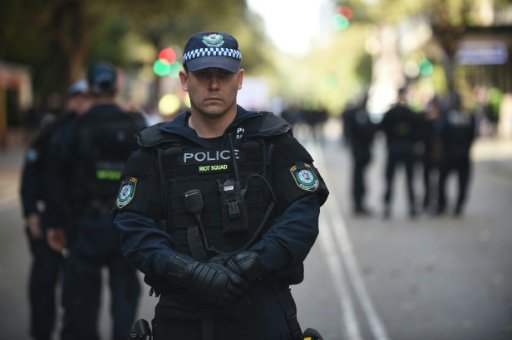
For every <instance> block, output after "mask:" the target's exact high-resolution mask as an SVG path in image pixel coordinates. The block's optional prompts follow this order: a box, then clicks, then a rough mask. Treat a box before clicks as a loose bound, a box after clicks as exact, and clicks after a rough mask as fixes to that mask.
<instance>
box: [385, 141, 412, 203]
mask: <svg viewBox="0 0 512 340" xmlns="http://www.w3.org/2000/svg"><path fill="white" fill-rule="evenodd" d="M414 162H415V155H414V152H413V151H412V150H410V151H397V150H389V152H388V159H387V163H386V173H385V179H386V189H385V192H384V205H385V207H386V208H389V206H390V205H391V201H392V199H393V185H394V181H395V172H396V168H397V167H398V166H399V165H403V166H404V168H405V180H406V185H407V197H408V199H409V210H410V211H411V212H412V211H414V209H415V204H416V195H415V190H414Z"/></svg>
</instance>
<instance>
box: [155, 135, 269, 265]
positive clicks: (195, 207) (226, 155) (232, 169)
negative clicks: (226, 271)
mask: <svg viewBox="0 0 512 340" xmlns="http://www.w3.org/2000/svg"><path fill="white" fill-rule="evenodd" d="M226 138H231V143H224V145H227V146H224V147H219V148H215V149H205V148H202V147H199V146H197V145H196V144H192V143H191V142H188V141H187V140H185V139H182V140H181V142H180V143H178V145H176V144H174V145H173V146H170V147H167V148H163V149H160V152H159V163H160V167H161V172H162V174H163V177H164V181H165V195H166V197H167V202H166V204H167V211H168V212H169V215H168V216H167V220H168V221H167V222H168V223H167V225H168V226H170V228H168V232H169V233H170V234H171V235H172V237H173V239H175V240H176V242H177V245H176V250H177V251H179V252H183V253H186V254H190V255H193V256H194V251H193V250H191V247H194V246H193V245H192V243H193V240H191V237H192V236H191V234H190V232H191V230H193V229H194V228H198V227H199V228H200V229H199V230H200V234H201V238H202V240H201V243H203V244H202V246H204V247H205V248H207V249H208V252H207V253H208V254H207V255H208V257H210V256H213V255H215V254H219V253H232V252H236V251H239V250H242V249H243V248H246V247H248V246H250V245H251V244H252V240H254V238H256V236H258V235H256V234H260V233H261V232H262V231H263V229H264V228H265V227H266V226H267V225H269V222H270V221H269V220H270V219H271V216H270V214H271V212H272V211H271V210H272V208H271V205H272V204H273V199H272V196H273V195H272V192H271V187H270V184H269V181H268V179H267V178H266V177H267V175H268V171H269V168H270V164H269V161H268V160H267V159H266V155H267V148H268V147H269V145H266V143H265V141H264V140H263V138H250V139H244V140H242V141H235V137H233V136H226ZM233 153H234V155H235V157H234V158H233V157H232V155H233ZM201 202H202V205H201V204H198V203H201ZM201 229H202V230H201ZM203 234H204V238H203V237H202V235H203ZM196 246H197V244H196Z"/></svg>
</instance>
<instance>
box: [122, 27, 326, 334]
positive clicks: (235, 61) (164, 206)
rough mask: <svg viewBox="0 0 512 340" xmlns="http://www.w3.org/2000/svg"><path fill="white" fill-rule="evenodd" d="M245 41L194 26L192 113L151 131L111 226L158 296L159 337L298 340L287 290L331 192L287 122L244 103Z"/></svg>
mask: <svg viewBox="0 0 512 340" xmlns="http://www.w3.org/2000/svg"><path fill="white" fill-rule="evenodd" d="M241 59H242V55H241V53H240V51H239V49H238V42H237V40H236V39H235V38H234V37H233V36H231V35H229V34H226V33H222V32H203V33H196V34H194V35H192V36H191V37H190V39H189V40H188V42H187V43H186V45H185V48H184V55H183V63H184V65H183V66H184V71H182V72H181V73H180V80H181V85H182V87H183V89H184V90H185V91H188V94H189V96H190V103H191V109H190V110H186V111H183V112H181V113H180V114H179V115H178V116H177V117H176V118H175V119H174V120H173V121H171V122H166V123H162V124H158V125H155V126H152V127H149V128H147V129H145V130H143V131H142V132H141V133H140V135H139V136H138V142H139V146H140V148H139V150H137V151H136V152H134V153H133V154H132V156H131V157H130V159H129V160H128V162H127V165H126V167H125V170H124V173H123V182H122V185H121V188H120V191H119V194H118V197H117V202H116V207H117V212H116V216H115V220H114V223H115V224H116V225H117V227H118V228H119V229H120V230H121V242H122V248H123V252H124V254H125V256H126V257H127V258H128V259H130V260H131V261H132V262H133V263H134V264H135V265H136V266H137V267H138V268H139V269H140V270H141V271H142V272H144V274H145V275H146V276H145V280H146V282H148V283H149V284H150V285H151V286H152V288H153V289H154V291H155V292H156V293H157V295H160V299H159V302H158V304H157V306H156V309H155V318H154V320H153V321H154V324H153V331H154V336H155V339H160V340H161V339H187V340H194V339H202V340H207V339H223V340H229V339H231V340H235V339H245V340H253V339H269V340H270V339H294V340H295V339H300V338H301V337H302V333H301V330H300V326H299V324H298V321H297V317H296V308H295V303H294V300H293V297H292V295H291V292H290V289H289V285H290V284H298V283H300V282H301V281H302V279H303V261H304V259H305V258H306V256H307V255H308V253H309V251H310V249H311V247H312V246H313V244H314V242H315V240H316V237H317V235H318V216H319V212H320V206H321V205H322V204H323V203H324V201H325V200H326V198H327V195H328V191H327V188H326V186H325V184H324V182H323V181H322V178H321V177H320V175H319V173H318V171H317V170H316V168H315V167H314V166H313V159H312V158H311V156H310V155H309V153H308V152H307V151H306V150H305V149H304V148H303V147H302V146H301V145H300V144H299V143H298V142H297V140H295V139H294V138H293V137H292V135H291V133H290V125H289V124H288V123H286V122H285V121H284V120H282V119H281V118H278V117H277V116H275V115H274V114H272V113H269V112H250V111H246V110H245V109H244V108H242V107H241V106H238V105H237V103H236V98H237V92H238V90H239V89H241V88H242V82H243V75H244V70H243V69H241V68H240V63H241Z"/></svg>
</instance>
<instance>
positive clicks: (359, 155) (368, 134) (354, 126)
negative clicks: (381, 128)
mask: <svg viewBox="0 0 512 340" xmlns="http://www.w3.org/2000/svg"><path fill="white" fill-rule="evenodd" d="M367 102H368V94H367V93H364V94H363V96H362V97H361V98H360V99H359V102H358V103H357V105H356V106H355V107H349V108H347V109H346V110H344V111H343V113H342V114H341V119H342V121H343V135H344V139H345V142H346V143H347V146H348V147H349V148H350V151H351V155H352V188H351V194H352V204H353V207H352V208H353V212H354V214H355V215H356V216H368V215H371V211H370V209H368V207H367V206H366V204H365V196H366V183H365V172H366V169H367V167H368V164H370V161H371V159H372V154H371V147H372V144H373V138H374V135H375V130H376V125H375V124H374V123H373V122H372V121H371V120H370V116H369V114H368V111H367V109H366V104H367Z"/></svg>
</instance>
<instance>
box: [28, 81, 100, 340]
mask: <svg viewBox="0 0 512 340" xmlns="http://www.w3.org/2000/svg"><path fill="white" fill-rule="evenodd" d="M87 92H88V91H87V83H86V82H85V80H80V81H77V82H75V83H73V84H72V85H71V86H70V87H69V89H68V92H67V102H66V114H65V116H64V117H63V118H62V119H59V120H57V121H52V122H50V123H49V124H47V125H46V126H43V127H42V129H41V131H40V133H39V134H38V135H37V137H36V138H35V139H34V141H33V142H32V143H31V144H30V146H29V148H28V149H27V151H26V154H25V162H24V164H23V170H22V175H21V185H20V197H21V203H22V208H23V216H24V218H25V225H26V233H27V236H28V240H29V246H30V253H31V255H32V263H31V268H30V275H29V301H30V335H31V336H32V337H33V338H34V339H38V340H39V339H50V338H51V334H52V332H53V329H54V327H55V320H56V313H57V308H56V294H55V290H56V285H57V280H58V276H59V272H60V270H61V267H62V262H63V258H62V256H61V254H60V253H58V252H56V251H55V250H53V249H52V248H50V247H49V246H48V243H47V242H46V228H47V219H46V209H45V204H46V196H47V195H46V193H47V188H46V184H45V176H46V174H47V171H48V165H49V164H48V157H47V153H48V150H49V146H50V143H51V140H52V137H53V136H54V135H55V133H56V131H58V130H60V129H62V128H63V127H64V126H65V125H66V124H68V123H69V122H70V121H73V120H75V119H76V117H77V116H78V115H80V114H82V113H83V112H85V111H86V110H87V109H88V108H89V104H90V100H89V97H88V94H87Z"/></svg>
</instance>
